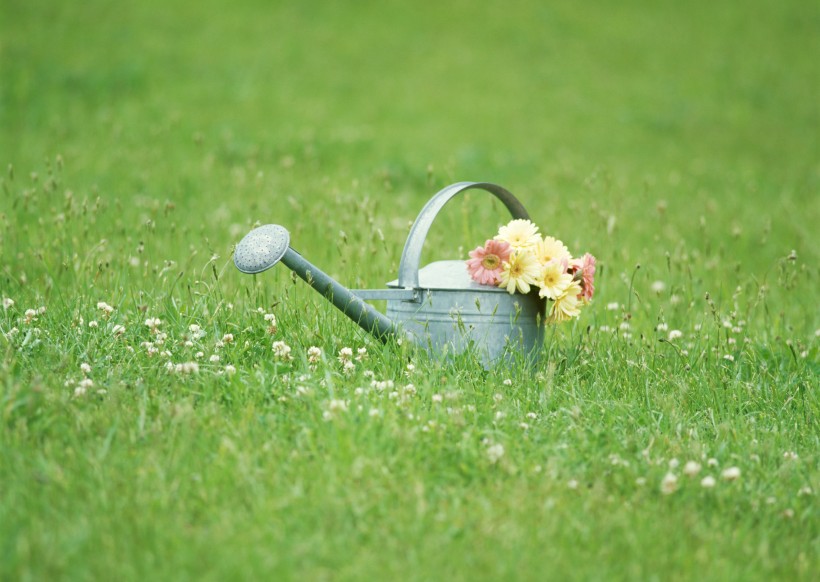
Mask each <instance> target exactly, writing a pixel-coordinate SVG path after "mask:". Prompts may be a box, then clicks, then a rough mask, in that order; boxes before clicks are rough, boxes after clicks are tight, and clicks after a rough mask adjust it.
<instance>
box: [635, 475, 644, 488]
mask: <svg viewBox="0 0 820 582" xmlns="http://www.w3.org/2000/svg"><path fill="white" fill-rule="evenodd" d="M635 485H637V486H638V487H643V486H644V485H646V477H638V478H637V479H635Z"/></svg>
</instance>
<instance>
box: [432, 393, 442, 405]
mask: <svg viewBox="0 0 820 582" xmlns="http://www.w3.org/2000/svg"><path fill="white" fill-rule="evenodd" d="M443 400H444V397H443V396H442V395H441V394H433V396H432V401H433V402H434V403H436V404H438V403H440V402H442V401H443Z"/></svg>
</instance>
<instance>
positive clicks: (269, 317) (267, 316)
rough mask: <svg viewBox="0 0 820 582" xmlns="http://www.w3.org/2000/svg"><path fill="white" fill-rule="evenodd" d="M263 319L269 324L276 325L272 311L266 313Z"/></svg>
mask: <svg viewBox="0 0 820 582" xmlns="http://www.w3.org/2000/svg"><path fill="white" fill-rule="evenodd" d="M265 321H267V322H270V324H271V325H276V316H275V315H274V314H273V313H266V314H265Z"/></svg>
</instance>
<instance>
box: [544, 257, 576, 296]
mask: <svg viewBox="0 0 820 582" xmlns="http://www.w3.org/2000/svg"><path fill="white" fill-rule="evenodd" d="M565 271H566V269H565V268H564V265H563V263H560V262H558V261H555V260H553V261H549V262H548V263H546V264H545V265H544V266H543V268H542V269H541V273H540V274H539V275H538V280H537V281H536V282H535V284H536V285H538V287H539V288H540V291H538V295H539V296H540V297H548V298H549V299H558V297H560V296H561V295H563V293H564V291H566V290H567V287H569V286H570V284H571V283H572V275H570V274H569V273H567V272H565Z"/></svg>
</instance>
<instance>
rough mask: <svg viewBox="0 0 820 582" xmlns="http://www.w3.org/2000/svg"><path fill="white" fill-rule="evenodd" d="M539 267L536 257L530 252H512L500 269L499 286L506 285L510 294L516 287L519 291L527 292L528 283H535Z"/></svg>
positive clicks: (528, 288) (528, 289)
mask: <svg viewBox="0 0 820 582" xmlns="http://www.w3.org/2000/svg"><path fill="white" fill-rule="evenodd" d="M539 269H540V267H539V265H538V261H537V260H536V258H535V257H534V256H533V255H532V254H530V253H512V254H511V255H510V260H509V261H506V262H505V263H504V265H503V267H502V269H501V277H500V278H501V282H500V283H499V285H498V286H499V287H506V288H507V292H508V293H510V294H512V293H515V290H516V289H518V290H519V291H520V292H521V293H529V292H530V285H535V284H536V283H535V281H536V279H537V278H538V271H539Z"/></svg>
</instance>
